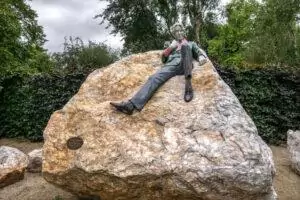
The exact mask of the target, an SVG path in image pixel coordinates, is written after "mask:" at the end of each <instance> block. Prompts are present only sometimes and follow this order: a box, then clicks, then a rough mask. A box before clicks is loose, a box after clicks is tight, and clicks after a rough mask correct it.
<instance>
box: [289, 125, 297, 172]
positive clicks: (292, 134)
mask: <svg viewBox="0 0 300 200" xmlns="http://www.w3.org/2000/svg"><path fill="white" fill-rule="evenodd" d="M287 134H288V136H287V144H288V151H289V157H290V160H291V166H292V168H293V169H294V170H295V172H296V173H297V174H299V175H300V131H292V130H289V131H288V133H287Z"/></svg>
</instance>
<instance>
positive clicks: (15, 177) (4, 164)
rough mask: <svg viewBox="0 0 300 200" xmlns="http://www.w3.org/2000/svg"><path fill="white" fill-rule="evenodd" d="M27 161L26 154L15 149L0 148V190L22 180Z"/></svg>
mask: <svg viewBox="0 0 300 200" xmlns="http://www.w3.org/2000/svg"><path fill="white" fill-rule="evenodd" d="M27 163H28V159H27V156H26V154H24V153H23V152H22V151H20V150H19V149H16V148H12V147H8V146H1V147H0V188H2V187H5V186H7V185H10V184H13V183H15V182H18V181H20V180H22V179H23V178H24V172H25V168H26V166H27Z"/></svg>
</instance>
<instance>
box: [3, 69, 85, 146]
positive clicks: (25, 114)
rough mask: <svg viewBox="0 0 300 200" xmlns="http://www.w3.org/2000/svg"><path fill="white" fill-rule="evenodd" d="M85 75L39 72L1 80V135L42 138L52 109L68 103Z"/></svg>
mask: <svg viewBox="0 0 300 200" xmlns="http://www.w3.org/2000/svg"><path fill="white" fill-rule="evenodd" d="M85 77H86V75H85V74H82V73H77V74H69V75H48V74H42V75H35V76H31V77H27V78H25V79H24V78H20V77H18V76H15V77H12V78H9V79H6V80H4V81H3V82H2V84H1V85H2V86H3V90H2V91H1V93H0V137H25V138H28V139H30V140H33V141H38V140H42V134H43V130H44V128H45V126H46V124H47V122H48V120H49V118H50V115H51V113H52V112H54V111H55V110H58V109H61V108H62V107H63V105H65V104H66V103H67V101H68V100H69V99H70V98H71V97H72V96H73V95H74V94H75V93H76V92H77V90H78V89H79V87H80V85H81V84H82V82H83V81H84V79H85Z"/></svg>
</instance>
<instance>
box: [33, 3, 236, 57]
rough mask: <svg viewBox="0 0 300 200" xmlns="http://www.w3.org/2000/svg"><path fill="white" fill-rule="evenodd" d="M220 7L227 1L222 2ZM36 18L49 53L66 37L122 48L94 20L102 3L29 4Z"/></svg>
mask: <svg viewBox="0 0 300 200" xmlns="http://www.w3.org/2000/svg"><path fill="white" fill-rule="evenodd" d="M221 1H222V2H223V3H225V2H228V1H230V0H221ZM29 4H30V5H31V6H32V9H34V10H35V11H36V12H37V14H38V22H39V24H40V25H41V26H43V27H44V32H45V34H46V39H47V40H48V42H46V44H45V48H46V49H48V50H49V51H50V52H56V51H62V50H63V42H64V37H65V36H74V37H77V36H79V37H80V38H81V39H83V41H85V42H86V41H88V40H91V41H94V42H105V43H106V44H108V45H110V46H111V47H113V48H121V47H122V43H123V42H122V41H121V37H120V36H118V35H117V36H113V35H110V34H109V33H110V31H109V30H107V29H105V26H106V25H99V23H100V19H97V20H95V19H93V17H94V16H95V15H96V14H99V13H101V12H102V11H103V10H104V9H105V7H106V6H107V2H106V1H103V0H84V1H83V0H32V1H31V2H29Z"/></svg>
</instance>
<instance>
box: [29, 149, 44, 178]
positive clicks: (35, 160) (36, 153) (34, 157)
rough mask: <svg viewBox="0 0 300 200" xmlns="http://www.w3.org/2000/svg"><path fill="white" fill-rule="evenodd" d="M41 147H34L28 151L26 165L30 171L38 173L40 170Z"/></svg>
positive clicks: (41, 160)
mask: <svg viewBox="0 0 300 200" xmlns="http://www.w3.org/2000/svg"><path fill="white" fill-rule="evenodd" d="M42 153H43V150H42V149H35V150H33V151H31V152H29V153H28V161H29V162H28V166H27V168H26V169H27V171H28V172H31V173H38V172H41V171H42V162H43V158H42Z"/></svg>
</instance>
